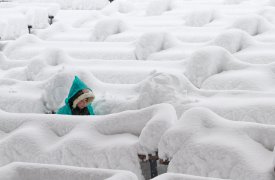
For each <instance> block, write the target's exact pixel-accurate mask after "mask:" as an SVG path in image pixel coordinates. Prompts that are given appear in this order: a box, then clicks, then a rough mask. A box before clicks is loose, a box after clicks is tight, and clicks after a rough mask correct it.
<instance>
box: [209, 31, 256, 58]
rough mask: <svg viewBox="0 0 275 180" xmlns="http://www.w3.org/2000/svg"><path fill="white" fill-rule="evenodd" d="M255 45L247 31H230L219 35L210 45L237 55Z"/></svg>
mask: <svg viewBox="0 0 275 180" xmlns="http://www.w3.org/2000/svg"><path fill="white" fill-rule="evenodd" d="M255 43H256V42H255V41H254V40H253V39H252V37H251V36H250V35H249V34H247V33H246V32H245V31H242V30H238V29H230V30H227V31H225V32H223V33H221V34H219V35H218V36H217V37H216V38H215V39H214V40H213V41H212V42H211V43H210V44H209V45H211V44H212V45H216V46H221V47H223V48H225V49H226V50H228V51H229V52H230V53H236V52H239V51H241V50H244V49H245V48H247V47H249V46H251V45H253V44H255Z"/></svg>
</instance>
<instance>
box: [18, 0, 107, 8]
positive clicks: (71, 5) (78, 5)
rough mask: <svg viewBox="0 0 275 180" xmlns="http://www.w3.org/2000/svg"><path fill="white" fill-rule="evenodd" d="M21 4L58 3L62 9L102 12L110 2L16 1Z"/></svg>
mask: <svg viewBox="0 0 275 180" xmlns="http://www.w3.org/2000/svg"><path fill="white" fill-rule="evenodd" d="M15 2H20V3H30V2H31V3H38V2H39V3H46V2H47V3H48V2H50V3H57V4H59V5H60V7H61V9H78V10H85V9H88V10H100V9H102V8H104V7H105V6H107V5H108V4H109V3H110V2H109V1H108V0H66V1H64V0H48V1H46V0H15Z"/></svg>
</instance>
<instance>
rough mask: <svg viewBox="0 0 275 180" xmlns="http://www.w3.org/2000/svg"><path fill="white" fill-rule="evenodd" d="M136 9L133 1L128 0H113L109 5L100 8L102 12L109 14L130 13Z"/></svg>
mask: <svg viewBox="0 0 275 180" xmlns="http://www.w3.org/2000/svg"><path fill="white" fill-rule="evenodd" d="M135 9H136V7H135V5H134V3H133V2H131V1H128V0H115V1H113V2H112V3H111V4H110V5H108V6H106V7H105V8H104V9H102V13H103V14H106V15H111V14H114V13H118V12H119V13H130V12H132V11H134V10H135Z"/></svg>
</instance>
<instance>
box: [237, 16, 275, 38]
mask: <svg viewBox="0 0 275 180" xmlns="http://www.w3.org/2000/svg"><path fill="white" fill-rule="evenodd" d="M232 28H237V29H241V30H243V31H245V32H247V33H248V34H249V35H251V36H255V35H259V34H262V33H264V32H266V31H268V30H270V29H272V28H273V25H272V24H270V23H269V22H268V21H267V20H266V19H265V18H263V17H262V16H259V15H247V16H244V17H240V18H239V19H238V20H236V21H235V22H234V23H233V24H232Z"/></svg>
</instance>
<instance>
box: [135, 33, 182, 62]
mask: <svg viewBox="0 0 275 180" xmlns="http://www.w3.org/2000/svg"><path fill="white" fill-rule="evenodd" d="M178 44H179V41H178V40H177V39H176V38H175V37H173V36H172V35H171V34H169V33H167V32H157V33H156V32H150V33H145V34H144V35H142V36H141V37H140V38H139V40H138V41H137V42H136V49H135V53H136V57H137V59H139V60H146V59H147V58H148V57H149V56H150V55H151V54H152V53H155V52H158V51H162V50H165V49H169V48H171V47H174V46H176V45H178Z"/></svg>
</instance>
